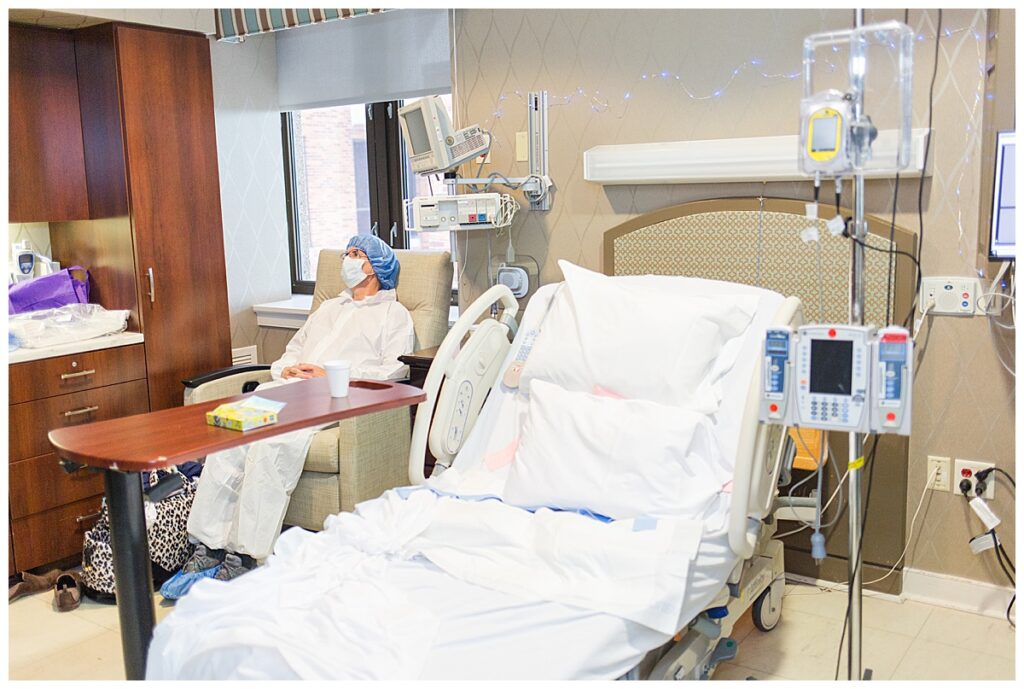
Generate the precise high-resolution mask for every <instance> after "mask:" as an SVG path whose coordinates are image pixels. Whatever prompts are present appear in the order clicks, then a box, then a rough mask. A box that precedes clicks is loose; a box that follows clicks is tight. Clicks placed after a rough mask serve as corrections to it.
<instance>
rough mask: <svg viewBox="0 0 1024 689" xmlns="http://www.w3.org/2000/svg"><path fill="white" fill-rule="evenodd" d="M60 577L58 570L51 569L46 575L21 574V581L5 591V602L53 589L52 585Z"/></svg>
mask: <svg viewBox="0 0 1024 689" xmlns="http://www.w3.org/2000/svg"><path fill="white" fill-rule="evenodd" d="M59 576H60V570H59V569H53V570H50V571H49V572H47V573H46V574H32V572H22V574H21V579H22V580H21V581H19V582H18V583H17V584H15V585H14V586H12V587H10V589H8V591H7V602H8V603H10V602H11V601H13V600H15V599H17V598H21V597H22V596H28V595H31V594H33V593H40V592H42V591H47V590H49V589H51V588H53V585H54V584H55V583H57V577H59Z"/></svg>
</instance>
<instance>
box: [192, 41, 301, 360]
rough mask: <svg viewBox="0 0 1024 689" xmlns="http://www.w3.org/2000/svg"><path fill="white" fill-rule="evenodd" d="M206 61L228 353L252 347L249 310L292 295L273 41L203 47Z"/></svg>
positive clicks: (254, 334)
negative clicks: (209, 72)
mask: <svg viewBox="0 0 1024 689" xmlns="http://www.w3.org/2000/svg"><path fill="white" fill-rule="evenodd" d="M210 62H211V67H212V70H213V110H214V119H215V120H216V126H217V164H218V170H219V173H220V205H221V215H222V217H223V223H224V261H225V264H226V266H227V284H228V308H229V310H230V313H231V346H232V347H245V346H247V345H252V344H257V345H258V344H260V343H259V342H258V336H257V330H258V328H257V326H256V314H255V313H253V310H252V307H253V305H254V304H262V303H265V302H272V301H278V300H281V299H287V298H288V297H290V296H291V293H292V285H291V273H290V272H289V269H288V262H289V257H288V216H287V213H286V209H285V190H284V173H283V170H284V163H283V161H282V155H283V153H282V150H281V115H280V114H279V112H278V109H277V38H276V34H267V35H263V36H250V37H249V38H247V39H246V40H245V42H244V43H237V44H235V43H222V42H219V41H214V40H211V41H210ZM259 349H260V355H259V356H260V358H259V360H260V361H261V362H264V363H269V362H270V361H273V359H266V358H265V357H264V353H263V351H262V347H260V348H259Z"/></svg>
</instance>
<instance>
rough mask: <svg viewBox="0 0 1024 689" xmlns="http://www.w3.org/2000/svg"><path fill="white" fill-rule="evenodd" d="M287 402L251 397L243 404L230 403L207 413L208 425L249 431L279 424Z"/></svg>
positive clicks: (243, 401) (242, 402)
mask: <svg viewBox="0 0 1024 689" xmlns="http://www.w3.org/2000/svg"><path fill="white" fill-rule="evenodd" d="M285 404H286V403H285V402H274V401H273V400H267V399H263V398H261V397H250V398H249V399H245V400H242V401H241V402H229V403H227V404H222V405H220V406H218V407H217V408H216V409H214V410H213V411H208V412H206V423H207V424H209V425H211V426H219V427H221V428H228V429H231V430H232V431H249V430H252V429H253V428H260V427H261V426H269V425H270V424H272V423H277V413H278V412H279V411H281V409H282V408H283V407H284V406H285Z"/></svg>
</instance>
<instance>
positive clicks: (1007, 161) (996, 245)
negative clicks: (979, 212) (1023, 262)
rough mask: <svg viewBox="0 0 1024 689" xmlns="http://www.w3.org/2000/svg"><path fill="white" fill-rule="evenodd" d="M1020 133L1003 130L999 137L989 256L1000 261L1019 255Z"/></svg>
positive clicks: (993, 188) (1009, 259) (997, 141)
mask: <svg viewBox="0 0 1024 689" xmlns="http://www.w3.org/2000/svg"><path fill="white" fill-rule="evenodd" d="M1016 144H1017V133H1016V132H999V134H998V136H997V138H996V174H995V182H994V184H993V185H992V228H991V233H990V234H989V243H988V255H989V258H992V259H996V260H1005V261H1012V260H1014V259H1016V258H1017V228H1016V222H1017V202H1016V198H1015V193H1014V185H1015V184H1016V180H1017V162H1016V156H1015V149H1016Z"/></svg>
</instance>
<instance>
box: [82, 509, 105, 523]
mask: <svg viewBox="0 0 1024 689" xmlns="http://www.w3.org/2000/svg"><path fill="white" fill-rule="evenodd" d="M101 514H103V512H102V511H100V512H93V513H92V514H83V515H82V516H80V517H75V522H76V523H78V524H81V523H82V522H85V521H89V520H90V519H98V518H99V516H100V515H101Z"/></svg>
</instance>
